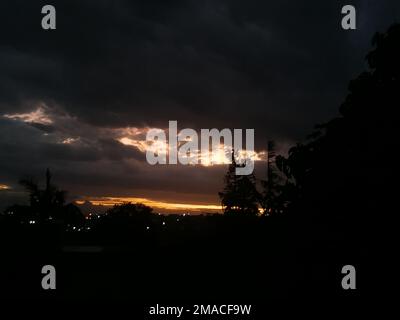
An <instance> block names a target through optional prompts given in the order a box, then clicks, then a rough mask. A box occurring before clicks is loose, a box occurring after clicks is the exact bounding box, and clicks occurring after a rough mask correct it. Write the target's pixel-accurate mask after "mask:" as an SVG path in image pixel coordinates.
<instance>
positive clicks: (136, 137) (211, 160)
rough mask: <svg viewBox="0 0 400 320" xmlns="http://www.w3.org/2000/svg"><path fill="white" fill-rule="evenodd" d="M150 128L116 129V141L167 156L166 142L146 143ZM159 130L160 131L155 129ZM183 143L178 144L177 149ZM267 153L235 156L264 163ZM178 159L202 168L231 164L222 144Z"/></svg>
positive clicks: (167, 146)
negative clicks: (189, 159) (213, 148)
mask: <svg viewBox="0 0 400 320" xmlns="http://www.w3.org/2000/svg"><path fill="white" fill-rule="evenodd" d="M150 129H152V128H147V127H146V128H143V129H139V128H131V127H128V128H124V129H118V134H117V136H118V137H117V138H116V140H117V141H119V142H120V143H122V144H123V145H125V146H131V147H135V148H137V149H138V150H139V151H141V152H143V153H145V152H147V151H150V152H154V153H158V154H159V155H168V149H169V144H168V142H167V141H162V140H160V141H159V140H156V141H146V133H147V132H148V131H149V130H150ZM157 130H161V129H157ZM186 141H190V138H186ZM183 144H185V142H182V141H180V142H178V149H179V147H181V146H182V145H183ZM266 155H267V153H266V152H265V151H260V152H256V151H247V150H245V149H242V150H240V151H239V152H237V154H236V159H237V160H238V161H239V162H242V161H244V160H246V159H251V160H253V161H266ZM180 157H183V158H185V157H188V158H189V157H190V158H192V159H193V161H191V162H190V163H191V164H197V163H198V164H200V165H203V166H206V167H208V166H212V165H221V164H230V163H231V150H230V148H227V147H226V146H225V145H224V144H223V143H221V144H219V146H218V148H217V150H213V151H211V150H210V151H208V152H201V150H200V149H196V150H191V153H190V154H188V155H182V154H181V155H180Z"/></svg>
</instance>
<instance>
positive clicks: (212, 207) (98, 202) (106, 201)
mask: <svg viewBox="0 0 400 320" xmlns="http://www.w3.org/2000/svg"><path fill="white" fill-rule="evenodd" d="M86 201H88V202H90V204H92V205H94V206H107V207H111V206H114V205H116V204H123V203H127V202H132V203H143V204H145V205H147V206H150V207H152V208H153V209H159V210H160V209H161V210H162V209H164V210H169V211H173V210H178V211H182V210H187V211H193V212H199V211H213V212H215V211H218V212H221V206H220V205H217V204H191V203H174V202H165V201H156V200H150V199H147V198H138V197H98V198H95V197H88V198H87V199H85V200H77V201H75V203H77V204H78V205H83V204H84V203H85V202H86Z"/></svg>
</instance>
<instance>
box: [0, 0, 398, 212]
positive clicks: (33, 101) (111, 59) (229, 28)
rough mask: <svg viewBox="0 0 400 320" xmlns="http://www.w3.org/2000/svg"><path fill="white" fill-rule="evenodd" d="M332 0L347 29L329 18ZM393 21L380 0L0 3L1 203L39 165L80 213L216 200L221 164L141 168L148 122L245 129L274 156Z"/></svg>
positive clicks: (317, 116) (174, 207) (17, 193)
mask: <svg viewBox="0 0 400 320" xmlns="http://www.w3.org/2000/svg"><path fill="white" fill-rule="evenodd" d="M45 4H52V5H53V6H54V7H55V8H56V19H57V20H56V30H43V29H42V28H41V19H42V16H43V15H42V14H41V8H42V6H43V5H45ZM345 4H352V5H354V6H355V8H356V12H357V30H343V29H342V28H341V23H340V21H341V18H342V14H341V8H342V6H343V5H345ZM399 20H400V3H399V2H398V1H389V0H385V1H367V0H364V1H350V2H349V1H336V0H335V1H317V0H305V1H287V0H283V1H268V0H262V1H261V0H260V1H251V0H250V1H237V0H231V1H228V0H225V1H224V0H221V1H215V0H214V1H211V0H205V1H194V0H186V1H183V0H182V1H179V0H173V1H165V0H164V1H161V0H158V1H85V0H80V1H71V0H70V1H46V2H43V1H36V0H32V1H16V0H14V1H10V0H4V1H1V3H0V209H2V208H4V207H5V206H7V205H9V204H11V203H14V202H21V201H23V200H24V199H25V200H26V194H24V193H23V192H22V189H21V187H20V186H19V185H18V180H19V179H20V178H21V177H23V176H26V175H30V176H35V177H37V178H38V179H39V180H40V179H41V180H42V181H43V177H44V172H45V169H46V168H50V169H51V171H52V172H53V176H54V180H55V183H56V184H57V185H59V186H60V187H61V188H63V189H65V190H67V191H68V199H69V201H77V203H78V204H80V205H82V208H84V209H85V210H93V209H94V210H96V208H97V207H96V206H97V205H112V204H114V203H120V202H123V201H133V202H136V201H140V202H144V203H147V204H149V205H151V206H153V207H154V208H155V209H156V210H158V211H161V212H186V211H187V212H190V213H198V212H204V211H207V212H213V211H216V210H219V207H220V204H219V199H218V191H220V190H221V189H222V187H223V176H224V173H225V172H226V169H227V165H226V164H222V163H221V164H216V165H213V166H202V165H196V166H183V165H164V166H163V165H158V166H157V165H156V166H151V165H149V164H148V163H147V162H146V156H145V147H146V142H145V137H146V132H147V130H149V129H151V128H163V129H164V128H167V127H168V121H170V120H176V121H178V128H179V129H183V128H193V129H195V130H199V129H202V128H207V129H212V128H217V129H219V130H221V129H223V128H230V129H234V128H241V129H248V128H252V129H255V147H256V152H257V153H259V154H263V152H265V149H266V145H267V141H268V140H275V141H276V143H277V146H278V150H279V152H281V153H283V154H284V153H285V152H287V150H288V149H289V148H290V146H291V145H294V144H295V143H296V142H298V141H302V140H304V139H305V137H306V136H307V134H309V133H310V132H311V131H312V128H313V126H314V125H316V124H318V123H323V122H326V121H328V120H329V119H331V118H333V117H336V116H338V108H339V106H340V104H341V102H342V101H343V100H344V98H345V95H346V92H347V86H348V82H349V80H351V79H352V78H354V77H356V76H357V75H358V74H359V73H360V72H361V71H362V70H363V69H365V67H366V64H365V59H364V57H365V55H366V53H367V52H368V50H369V48H370V44H371V38H372V36H373V34H374V33H375V32H377V31H379V32H384V31H385V30H386V29H387V28H388V27H389V26H390V24H392V23H394V22H396V21H397V22H399ZM265 169H266V163H265V161H263V158H262V157H261V158H260V161H256V167H255V174H256V176H257V178H259V179H263V178H265V171H266V170H265ZM93 206H94V207H93ZM99 210H100V209H99Z"/></svg>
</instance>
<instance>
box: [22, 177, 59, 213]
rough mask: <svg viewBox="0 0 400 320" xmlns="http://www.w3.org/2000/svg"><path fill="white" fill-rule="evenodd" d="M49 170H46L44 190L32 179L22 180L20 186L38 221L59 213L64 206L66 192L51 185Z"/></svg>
mask: <svg viewBox="0 0 400 320" xmlns="http://www.w3.org/2000/svg"><path fill="white" fill-rule="evenodd" d="M51 178H52V176H51V173H50V170H49V169H47V170H46V184H45V188H44V189H40V187H39V184H38V183H37V182H36V181H35V180H34V179H33V178H24V179H21V180H20V184H21V185H22V186H24V187H25V189H26V190H27V191H28V193H29V202H30V207H31V209H32V210H33V211H34V212H35V213H37V215H38V217H39V219H41V220H44V219H47V218H49V217H51V216H55V215H57V213H60V209H61V208H63V206H64V204H65V196H66V192H65V191H64V190H60V189H58V188H57V187H56V186H55V185H53V184H52V183H51Z"/></svg>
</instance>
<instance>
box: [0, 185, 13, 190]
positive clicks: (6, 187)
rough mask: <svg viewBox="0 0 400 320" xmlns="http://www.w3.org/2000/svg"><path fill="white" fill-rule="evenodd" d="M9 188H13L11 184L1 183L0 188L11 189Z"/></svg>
mask: <svg viewBox="0 0 400 320" xmlns="http://www.w3.org/2000/svg"><path fill="white" fill-rule="evenodd" d="M9 189H11V188H10V186H8V185H6V184H0V190H9Z"/></svg>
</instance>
